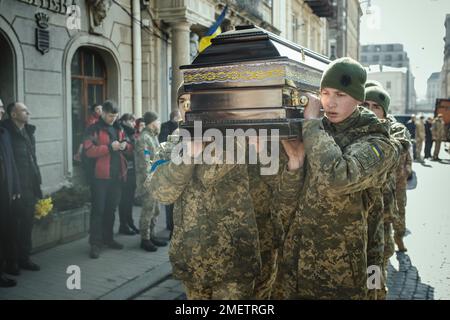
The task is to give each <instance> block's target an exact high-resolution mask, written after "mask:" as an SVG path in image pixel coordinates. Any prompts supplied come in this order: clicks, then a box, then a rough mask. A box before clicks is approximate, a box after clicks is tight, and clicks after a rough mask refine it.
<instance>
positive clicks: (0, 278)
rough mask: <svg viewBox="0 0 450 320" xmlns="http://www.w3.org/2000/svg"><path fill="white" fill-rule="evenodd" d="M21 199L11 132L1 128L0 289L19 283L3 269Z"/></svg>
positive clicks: (7, 256)
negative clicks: (15, 208) (16, 204)
mask: <svg viewBox="0 0 450 320" xmlns="http://www.w3.org/2000/svg"><path fill="white" fill-rule="evenodd" d="M18 198H20V183H19V175H18V173H17V168H16V164H15V161H14V153H13V149H12V146H11V136H10V135H9V132H8V131H7V130H6V129H5V128H2V127H0V287H2V288H6V287H14V286H15V285H16V284H17V282H16V280H14V279H10V278H7V277H5V275H4V274H3V269H4V266H5V264H6V263H7V261H9V260H11V258H12V257H11V244H12V243H14V238H13V237H12V236H14V233H11V226H13V225H14V222H13V221H12V218H13V216H12V203H13V201H14V200H16V199H18Z"/></svg>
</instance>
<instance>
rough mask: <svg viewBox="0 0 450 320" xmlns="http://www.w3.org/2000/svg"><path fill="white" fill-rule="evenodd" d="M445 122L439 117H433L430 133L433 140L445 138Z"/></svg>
mask: <svg viewBox="0 0 450 320" xmlns="http://www.w3.org/2000/svg"><path fill="white" fill-rule="evenodd" d="M445 131H446V130H445V124H444V121H443V120H441V119H435V120H434V121H433V126H432V127H431V134H432V136H433V140H443V141H445V140H446V134H445Z"/></svg>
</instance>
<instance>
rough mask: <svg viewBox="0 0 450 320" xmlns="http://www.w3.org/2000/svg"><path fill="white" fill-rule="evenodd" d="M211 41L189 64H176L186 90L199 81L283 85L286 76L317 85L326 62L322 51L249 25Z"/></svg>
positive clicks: (227, 84) (224, 84) (220, 84)
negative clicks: (182, 76) (320, 52)
mask: <svg viewBox="0 0 450 320" xmlns="http://www.w3.org/2000/svg"><path fill="white" fill-rule="evenodd" d="M211 42H212V44H211V45H210V46H209V47H208V48H206V49H205V50H204V51H203V52H202V53H200V54H199V55H198V56H197V57H196V58H195V59H194V61H193V62H192V64H190V65H185V66H181V67H180V69H181V70H182V71H183V73H184V84H185V89H186V90H187V91H191V92H192V91H195V89H196V88H198V86H203V85H208V87H209V88H213V87H216V88H217V87H230V86H233V87H242V86H249V85H250V86H261V85H284V84H285V81H286V80H292V81H294V82H295V83H296V84H301V85H302V86H305V85H306V86H307V87H311V88H316V89H317V88H318V86H319V82H320V77H321V75H322V72H323V70H324V69H325V68H326V66H327V64H328V63H329V62H330V61H329V60H328V59H327V58H326V57H325V56H323V55H320V54H318V53H315V52H313V51H311V50H309V49H307V48H304V47H302V46H299V45H297V44H295V43H293V42H291V41H288V40H285V39H283V38H281V37H278V36H277V35H275V34H272V33H270V32H268V31H266V30H264V29H261V28H259V27H255V26H253V25H250V26H239V27H236V30H235V31H228V32H225V33H222V34H220V35H219V36H217V37H216V38H214V39H212V41H211Z"/></svg>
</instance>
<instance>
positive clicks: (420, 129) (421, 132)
mask: <svg viewBox="0 0 450 320" xmlns="http://www.w3.org/2000/svg"><path fill="white" fill-rule="evenodd" d="M415 125H416V157H417V159H418V160H422V156H421V152H422V146H423V142H424V140H425V125H424V123H423V121H422V120H421V119H417V120H416V122H415Z"/></svg>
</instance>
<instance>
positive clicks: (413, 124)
mask: <svg viewBox="0 0 450 320" xmlns="http://www.w3.org/2000/svg"><path fill="white" fill-rule="evenodd" d="M405 127H406V128H407V129H408V131H409V134H410V135H411V141H412V143H413V146H412V149H413V155H414V160H415V159H416V158H417V156H416V115H415V114H412V115H411V119H410V120H409V121H408V122H407V123H406V124H405Z"/></svg>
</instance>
